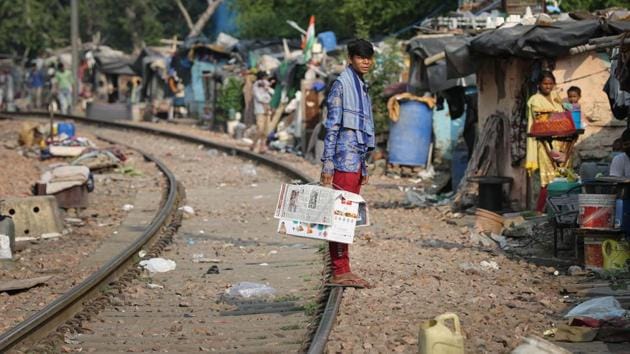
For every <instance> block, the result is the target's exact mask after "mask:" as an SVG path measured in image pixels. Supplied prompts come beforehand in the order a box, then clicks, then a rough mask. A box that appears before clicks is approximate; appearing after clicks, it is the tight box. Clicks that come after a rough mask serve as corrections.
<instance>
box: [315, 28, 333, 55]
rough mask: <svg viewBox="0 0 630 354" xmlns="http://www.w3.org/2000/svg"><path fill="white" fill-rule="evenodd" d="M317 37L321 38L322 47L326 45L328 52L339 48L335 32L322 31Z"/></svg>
mask: <svg viewBox="0 0 630 354" xmlns="http://www.w3.org/2000/svg"><path fill="white" fill-rule="evenodd" d="M317 39H319V42H320V43H321V44H322V47H324V50H325V51H326V53H328V52H330V51H333V50H335V49H337V36H336V35H335V32H332V31H326V32H322V33H320V34H318V35H317Z"/></svg>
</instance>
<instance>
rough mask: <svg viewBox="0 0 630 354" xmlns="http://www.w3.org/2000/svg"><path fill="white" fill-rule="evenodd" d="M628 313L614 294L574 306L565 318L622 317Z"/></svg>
mask: <svg viewBox="0 0 630 354" xmlns="http://www.w3.org/2000/svg"><path fill="white" fill-rule="evenodd" d="M626 313H627V311H626V310H624V309H623V308H622V307H621V304H620V303H619V301H617V299H615V297H614V296H603V297H596V298H593V299H590V300H587V301H584V302H583V303H581V304H579V305H577V306H576V307H574V308H573V309H572V310H571V311H569V313H567V314H566V315H564V317H565V318H573V317H590V318H594V319H596V320H606V319H612V318H620V317H623V316H625V315H626Z"/></svg>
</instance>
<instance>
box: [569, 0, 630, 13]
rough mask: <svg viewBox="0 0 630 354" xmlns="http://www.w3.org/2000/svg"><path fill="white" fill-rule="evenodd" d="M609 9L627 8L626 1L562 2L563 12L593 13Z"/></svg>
mask: <svg viewBox="0 0 630 354" xmlns="http://www.w3.org/2000/svg"><path fill="white" fill-rule="evenodd" d="M610 7H628V0H562V1H561V2H560V8H561V9H562V10H563V11H567V12H570V11H595V10H601V9H607V8H610Z"/></svg>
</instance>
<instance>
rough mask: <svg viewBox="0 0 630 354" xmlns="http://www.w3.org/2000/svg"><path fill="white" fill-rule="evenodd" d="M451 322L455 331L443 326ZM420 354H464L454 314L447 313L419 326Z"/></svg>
mask: <svg viewBox="0 0 630 354" xmlns="http://www.w3.org/2000/svg"><path fill="white" fill-rule="evenodd" d="M448 320H452V321H453V327H454V329H455V331H452V330H451V329H450V328H448V327H447V326H446V325H445V322H446V321H448ZM418 353H420V354H464V336H462V329H461V326H460V323H459V317H457V315H456V314H454V313H451V312H447V313H444V314H441V315H439V316H437V317H435V318H434V319H432V320H429V321H426V322H424V323H423V324H422V325H420V335H419V336H418Z"/></svg>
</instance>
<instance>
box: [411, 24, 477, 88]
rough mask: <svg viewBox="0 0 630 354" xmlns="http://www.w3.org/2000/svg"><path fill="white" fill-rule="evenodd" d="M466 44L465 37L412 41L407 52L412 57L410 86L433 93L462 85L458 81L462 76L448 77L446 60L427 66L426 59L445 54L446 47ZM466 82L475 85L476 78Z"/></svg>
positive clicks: (443, 37)
mask: <svg viewBox="0 0 630 354" xmlns="http://www.w3.org/2000/svg"><path fill="white" fill-rule="evenodd" d="M466 43H467V39H466V37H464V36H431V37H416V38H413V39H411V40H410V41H409V44H408V45H407V52H409V54H410V55H411V57H412V62H411V75H410V77H409V85H410V86H411V87H412V88H414V89H416V90H427V91H431V92H439V91H443V90H446V89H449V88H451V87H454V86H458V85H460V84H461V82H460V81H459V80H458V79H459V78H460V77H461V76H457V77H453V78H448V77H447V67H446V60H444V59H442V60H439V61H437V62H436V63H434V64H432V65H429V66H426V65H424V59H426V58H428V57H430V56H432V55H435V54H438V53H441V52H443V51H444V50H445V48H446V46H452V47H461V46H463V45H465V44H466ZM464 76H467V75H464ZM465 81H466V82H467V83H474V82H475V77H474V76H469V77H467V78H466V79H465Z"/></svg>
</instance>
